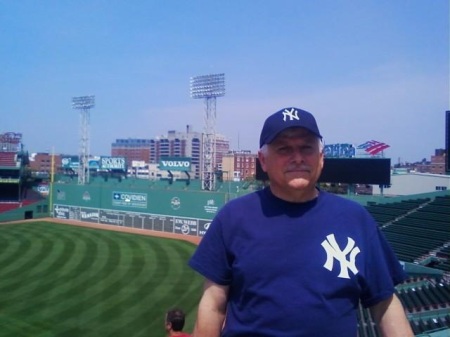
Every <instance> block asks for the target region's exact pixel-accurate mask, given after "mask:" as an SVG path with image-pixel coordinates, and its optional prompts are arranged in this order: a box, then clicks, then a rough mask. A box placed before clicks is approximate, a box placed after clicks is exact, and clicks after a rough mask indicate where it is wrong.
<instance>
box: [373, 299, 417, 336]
mask: <svg viewBox="0 0 450 337" xmlns="http://www.w3.org/2000/svg"><path fill="white" fill-rule="evenodd" d="M370 311H371V313H372V317H373V319H374V320H375V322H376V323H377V324H378V327H379V328H380V331H381V335H382V336H383V337H414V333H413V331H412V329H411V325H410V324H409V321H408V319H407V318H406V315H405V310H404V309H403V305H402V303H401V302H400V300H399V299H398V297H397V296H396V295H395V294H394V295H392V297H390V298H388V299H386V300H384V301H381V302H379V303H377V304H375V305H374V306H373V307H371V308H370Z"/></svg>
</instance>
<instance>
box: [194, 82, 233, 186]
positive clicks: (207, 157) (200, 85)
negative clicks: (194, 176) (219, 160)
mask: <svg viewBox="0 0 450 337" xmlns="http://www.w3.org/2000/svg"><path fill="white" fill-rule="evenodd" d="M190 89H191V98H195V99H198V98H202V99H204V100H205V112H206V113H205V132H204V134H203V141H202V144H203V151H202V164H201V166H202V171H201V177H202V189H204V190H209V191H212V190H214V189H215V182H216V175H215V170H216V162H215V161H216V158H215V150H216V130H215V127H216V98H217V97H221V96H224V95H225V74H212V75H202V76H195V77H191V81H190Z"/></svg>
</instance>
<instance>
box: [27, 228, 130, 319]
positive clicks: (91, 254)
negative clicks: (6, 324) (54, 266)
mask: <svg viewBox="0 0 450 337" xmlns="http://www.w3.org/2000/svg"><path fill="white" fill-rule="evenodd" d="M95 234H96V233H95V231H91V232H88V233H86V232H83V231H81V232H80V233H78V235H72V239H73V240H81V241H82V242H83V241H84V242H90V244H88V245H85V246H86V247H90V249H88V250H87V251H85V252H84V255H82V256H83V260H82V261H83V263H80V264H71V263H69V265H68V266H67V270H66V272H65V273H64V274H63V275H60V277H59V278H57V281H58V286H56V287H55V288H53V290H52V292H51V294H49V295H48V296H47V298H45V297H44V298H43V299H42V301H41V302H39V301H36V303H35V305H34V306H28V307H27V308H26V311H22V313H23V314H32V313H33V312H34V313H36V312H37V311H38V309H39V308H41V310H42V309H44V312H45V314H46V317H45V318H46V319H52V320H54V321H56V322H60V323H61V324H63V321H64V320H66V319H69V318H71V317H72V316H73V317H75V318H76V317H77V316H78V314H77V312H78V311H79V309H80V308H82V307H85V305H84V304H83V303H84V302H85V301H86V300H87V299H88V301H89V302H94V301H96V300H98V298H96V296H95V295H96V294H92V292H90V290H91V287H92V286H93V285H95V284H97V283H99V282H101V281H102V280H106V282H114V281H115V280H116V279H117V276H116V275H114V266H116V265H118V263H119V260H120V254H121V252H120V247H119V245H118V244H117V243H116V242H115V241H114V240H104V239H102V238H101V235H99V236H97V235H95ZM97 253H98V254H97ZM95 262H97V263H95ZM112 266H113V267H112ZM70 267H71V268H70ZM90 307H91V306H89V305H88V307H87V309H88V310H89V309H90ZM55 311H56V312H55ZM39 314H42V313H39Z"/></svg>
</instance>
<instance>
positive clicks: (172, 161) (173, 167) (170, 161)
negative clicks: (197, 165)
mask: <svg viewBox="0 0 450 337" xmlns="http://www.w3.org/2000/svg"><path fill="white" fill-rule="evenodd" d="M159 169H160V170H162V171H191V158H187V157H164V158H161V159H160V161H159Z"/></svg>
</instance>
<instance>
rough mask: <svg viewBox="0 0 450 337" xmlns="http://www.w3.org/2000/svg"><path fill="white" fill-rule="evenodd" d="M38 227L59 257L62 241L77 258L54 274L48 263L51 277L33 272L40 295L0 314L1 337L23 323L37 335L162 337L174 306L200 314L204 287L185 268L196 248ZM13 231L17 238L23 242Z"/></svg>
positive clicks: (76, 229)
mask: <svg viewBox="0 0 450 337" xmlns="http://www.w3.org/2000/svg"><path fill="white" fill-rule="evenodd" d="M33 225H34V226H35V227H34V228H33V230H36V229H38V233H36V232H35V233H34V234H36V235H37V237H38V238H41V239H43V240H48V239H49V238H51V239H52V240H54V249H53V250H54V253H55V254H57V251H58V250H60V248H57V247H59V245H60V244H61V242H64V244H63V245H72V246H73V247H74V249H73V250H72V255H73V256H69V257H67V262H66V263H63V264H62V268H57V269H56V270H57V271H58V272H55V273H52V272H51V271H50V270H49V269H48V266H49V265H50V263H48V262H47V263H45V266H46V268H47V269H46V272H45V273H39V272H36V271H33V273H34V275H39V277H38V279H39V281H40V283H41V287H35V288H34V290H35V291H36V292H37V293H34V294H33V293H32V292H29V291H27V292H25V293H26V294H27V297H28V300H27V301H23V299H24V298H23V297H22V301H17V302H21V303H19V304H17V303H16V304H15V306H14V305H13V306H12V307H11V308H9V307H8V308H7V309H6V312H5V313H4V315H1V314H0V326H3V327H5V329H2V330H1V331H0V336H17V334H14V333H12V334H10V335H9V334H8V332H7V331H9V330H8V328H7V327H8V324H9V325H10V328H11V329H12V328H14V329H13V330H14V331H17V327H18V326H20V322H23V325H24V329H25V328H26V329H28V330H30V329H34V330H35V333H33V334H31V335H33V336H37V335H39V336H41V335H42V336H68V337H70V336H80V335H83V336H98V335H108V336H124V335H126V336H127V337H128V336H129V337H131V336H140V335H142V336H144V335H146V336H163V335H164V332H163V331H162V319H163V317H164V312H165V310H167V308H168V307H171V306H174V305H180V306H182V307H183V308H184V309H185V310H186V311H187V312H188V317H190V315H193V314H194V311H195V307H196V304H197V302H198V296H199V294H200V288H201V283H202V281H201V279H200V277H199V276H198V275H196V274H195V273H194V272H193V271H192V270H190V269H189V268H188V267H187V265H186V263H187V260H188V258H189V257H190V255H191V254H192V252H193V250H194V246H193V245H191V244H188V243H186V242H180V241H175V240H168V239H159V238H158V239H157V238H153V237H146V236H138V235H131V234H125V233H117V232H112V231H101V230H93V229H87V228H80V227H75V226H67V225H59V224H48V223H47V224H33ZM21 226H23V225H14V227H21ZM39 231H41V232H48V233H47V236H45V235H44V236H43V235H42V233H41V234H39ZM6 232H7V231H6ZM13 232H15V234H14V235H12V236H11V238H12V239H11V240H13V239H20V238H18V237H17V236H16V235H17V231H13ZM31 232H33V231H31ZM31 232H29V234H30V235H31ZM50 233H52V234H50ZM24 235H25V234H24ZM2 238H3V236H2ZM33 240H35V239H33ZM71 242H72V243H71ZM89 247H90V248H89ZM93 247H95V248H93ZM1 252H3V253H5V252H4V250H1V251H0V260H1V259H2V257H3V255H2V253H1ZM59 253H61V252H59ZM66 253H67V252H66ZM81 256H82V257H81ZM52 259H53V260H52V261H55V260H57V259H55V258H54V257H53V258H52ZM46 260H47V261H49V259H48V258H47V259H46ZM56 265H57V264H55V265H54V266H55V267H56ZM44 274H46V275H44ZM49 279H52V280H53V281H52V282H51V281H49ZM12 281H13V280H9V282H12ZM179 288H181V289H179ZM9 290H10V289H9ZM21 291H22V292H23V290H21ZM3 295H5V293H2V290H1V288H0V297H2V296H3ZM191 310H192V312H190V311H191ZM2 317H3V318H2ZM8 322H10V323H8ZM11 322H14V324H12V323H11ZM190 326H192V322H191V323H190V322H188V324H187V327H190ZM5 331H6V332H5ZM38 331H39V334H37V332H38ZM5 333H6V334H5Z"/></svg>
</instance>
